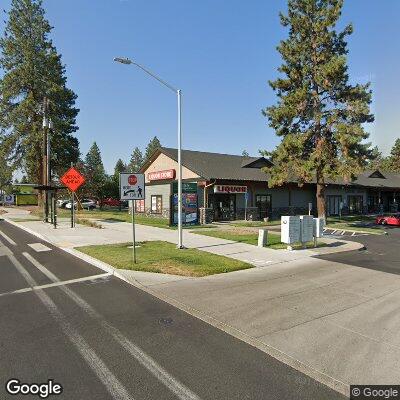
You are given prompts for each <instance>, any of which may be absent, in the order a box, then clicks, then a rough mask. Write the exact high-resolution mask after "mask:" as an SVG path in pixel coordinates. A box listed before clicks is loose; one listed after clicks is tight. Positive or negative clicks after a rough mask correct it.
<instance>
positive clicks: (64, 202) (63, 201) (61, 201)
mask: <svg viewBox="0 0 400 400" xmlns="http://www.w3.org/2000/svg"><path fill="white" fill-rule="evenodd" d="M70 202H71V200H69V199H68V200H66V199H58V200H57V206H58V207H60V208H65V206H66V205H67V204H68V203H70Z"/></svg>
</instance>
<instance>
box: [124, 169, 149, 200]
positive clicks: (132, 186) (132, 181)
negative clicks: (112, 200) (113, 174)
mask: <svg viewBox="0 0 400 400" xmlns="http://www.w3.org/2000/svg"><path fill="white" fill-rule="evenodd" d="M144 187H145V183H144V174H131V173H127V172H121V173H120V174H119V192H120V200H143V199H144Z"/></svg>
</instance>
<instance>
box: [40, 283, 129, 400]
mask: <svg viewBox="0 0 400 400" xmlns="http://www.w3.org/2000/svg"><path fill="white" fill-rule="evenodd" d="M36 294H37V295H38V296H39V298H40V300H41V301H42V303H43V304H44V305H45V306H46V307H47V309H48V310H49V311H50V314H51V315H52V316H53V317H54V318H55V320H56V321H57V322H58V323H59V325H60V326H61V329H62V331H63V332H64V334H65V335H66V336H67V337H68V338H69V340H70V341H71V342H72V344H73V345H74V346H75V347H76V348H77V349H78V351H79V353H80V354H81V355H82V357H83V358H84V359H85V361H86V363H87V364H88V365H89V366H90V368H91V369H92V370H93V371H94V373H95V374H96V375H97V377H98V378H99V379H100V381H101V382H102V383H103V385H104V386H105V387H106V389H107V390H108V391H109V392H110V394H111V396H112V398H113V399H118V400H133V397H132V396H131V395H130V394H129V393H128V391H127V390H126V389H125V387H124V386H123V385H122V383H121V382H120V381H119V380H118V378H117V377H116V376H115V375H114V374H113V373H112V372H111V371H110V370H109V369H108V367H107V366H106V364H104V362H103V361H102V360H101V358H100V357H99V356H98V355H97V354H96V353H95V351H94V350H93V349H92V348H91V347H90V346H89V344H88V343H87V342H86V340H85V339H84V338H83V337H82V336H81V335H80V334H79V333H78V332H77V331H76V330H75V328H73V327H72V326H71V324H70V323H69V322H68V321H67V319H66V318H65V316H64V315H63V314H62V313H61V312H60V310H59V309H58V308H57V306H56V305H55V304H54V302H53V301H52V300H51V299H50V297H49V296H48V295H47V294H46V293H45V292H43V291H42V290H38V291H37V292H36Z"/></svg>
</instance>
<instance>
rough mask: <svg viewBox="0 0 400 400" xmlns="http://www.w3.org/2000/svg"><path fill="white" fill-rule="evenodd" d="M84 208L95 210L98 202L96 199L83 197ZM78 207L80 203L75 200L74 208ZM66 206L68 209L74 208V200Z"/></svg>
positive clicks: (82, 204)
mask: <svg viewBox="0 0 400 400" xmlns="http://www.w3.org/2000/svg"><path fill="white" fill-rule="evenodd" d="M80 204H81V206H82V208H84V209H86V210H94V209H95V208H96V202H95V201H94V200H91V199H82V201H81V202H80ZM77 207H78V203H77V202H74V208H75V210H76V209H77ZM65 208H67V209H68V210H70V209H71V208H72V202H71V201H70V202H68V203H67V204H66V205H65Z"/></svg>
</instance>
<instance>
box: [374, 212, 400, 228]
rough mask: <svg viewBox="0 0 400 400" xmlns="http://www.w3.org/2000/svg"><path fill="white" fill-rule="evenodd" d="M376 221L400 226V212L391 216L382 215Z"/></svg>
mask: <svg viewBox="0 0 400 400" xmlns="http://www.w3.org/2000/svg"><path fill="white" fill-rule="evenodd" d="M375 222H376V223H377V224H378V225H396V226H400V214H395V215H390V216H386V217H385V216H384V215H380V216H378V217H376V220H375Z"/></svg>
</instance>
